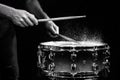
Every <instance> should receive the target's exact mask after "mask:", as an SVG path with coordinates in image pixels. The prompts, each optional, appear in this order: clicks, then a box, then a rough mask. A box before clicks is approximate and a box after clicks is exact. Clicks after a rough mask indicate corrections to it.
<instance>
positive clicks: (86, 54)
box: [38, 41, 110, 78]
mask: <svg viewBox="0 0 120 80" xmlns="http://www.w3.org/2000/svg"><path fill="white" fill-rule="evenodd" d="M109 48H110V47H109V46H108V45H107V44H105V43H98V42H87V41H81V42H70V41H50V42H43V43H40V45H39V46H38V49H39V50H38V67H39V68H41V69H42V71H43V72H44V73H46V74H45V75H46V76H49V77H54V78H93V77H100V75H99V73H100V72H101V71H107V74H108V73H109V71H110V70H109V67H110V62H109V57H110V51H109Z"/></svg>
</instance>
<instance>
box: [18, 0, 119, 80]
mask: <svg viewBox="0 0 120 80" xmlns="http://www.w3.org/2000/svg"><path fill="white" fill-rule="evenodd" d="M40 3H41V5H42V7H43V10H44V11H45V12H46V13H47V14H48V15H49V16H50V17H62V16H77V15H87V17H86V18H84V19H77V20H65V21H56V22H55V23H56V24H57V25H58V26H59V27H60V33H61V34H64V35H67V36H69V37H72V36H71V35H68V34H66V32H70V33H71V32H73V31H74V32H75V31H77V32H79V31H78V29H83V28H84V27H85V28H87V29H88V30H89V31H91V32H92V33H93V34H94V33H95V32H100V34H101V35H102V39H103V41H104V42H105V43H108V44H109V46H110V47H111V53H112V54H115V53H116V52H115V50H116V49H118V47H116V45H115V44H116V43H118V39H116V37H115V36H116V35H118V32H119V28H118V27H117V26H115V25H114V24H113V23H112V22H111V20H110V18H109V17H110V16H109V8H110V7H108V4H106V2H104V1H96V2H94V1H93V2H91V1H89V2H88V1H85V0H74V1H73V0H40ZM44 26H45V25H44V23H40V24H39V25H38V26H34V27H30V28H25V29H21V28H18V29H17V35H18V53H19V54H18V57H19V58H18V59H19V66H20V75H21V76H22V77H26V78H30V79H32V78H31V77H33V78H34V77H35V76H36V73H37V51H38V49H37V46H38V45H39V43H40V42H45V41H51V40H55V39H54V38H51V37H50V36H49V35H48V34H47V33H46V29H45V28H44ZM72 30H73V31H72ZM76 36H78V35H77V34H76ZM72 38H74V37H72ZM113 52H114V53H113ZM33 80H34V79H33Z"/></svg>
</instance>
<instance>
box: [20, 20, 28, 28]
mask: <svg viewBox="0 0 120 80" xmlns="http://www.w3.org/2000/svg"><path fill="white" fill-rule="evenodd" d="M20 22H21V23H22V24H23V25H24V26H25V27H28V26H29V25H28V24H27V23H26V22H25V21H24V20H23V19H20Z"/></svg>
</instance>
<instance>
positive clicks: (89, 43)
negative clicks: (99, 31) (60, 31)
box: [41, 41, 105, 47]
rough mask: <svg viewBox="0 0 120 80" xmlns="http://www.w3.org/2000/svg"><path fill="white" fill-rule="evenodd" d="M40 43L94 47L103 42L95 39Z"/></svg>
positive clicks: (45, 43) (44, 43)
mask: <svg viewBox="0 0 120 80" xmlns="http://www.w3.org/2000/svg"><path fill="white" fill-rule="evenodd" d="M41 45H48V46H60V47H77V46H78V47H94V46H103V45H105V44H104V43H101V42H95V41H76V42H71V41H50V42H43V43H41Z"/></svg>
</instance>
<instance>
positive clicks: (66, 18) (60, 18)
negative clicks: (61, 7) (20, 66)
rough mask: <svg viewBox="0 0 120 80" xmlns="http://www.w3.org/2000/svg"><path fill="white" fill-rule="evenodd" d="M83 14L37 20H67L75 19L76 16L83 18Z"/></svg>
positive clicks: (39, 20)
mask: <svg viewBox="0 0 120 80" xmlns="http://www.w3.org/2000/svg"><path fill="white" fill-rule="evenodd" d="M84 17H86V16H85V15H83V16H68V17H58V18H49V19H38V22H46V21H59V20H68V19H77V18H84Z"/></svg>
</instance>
